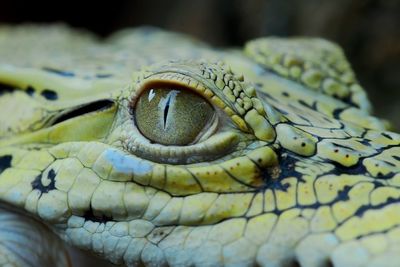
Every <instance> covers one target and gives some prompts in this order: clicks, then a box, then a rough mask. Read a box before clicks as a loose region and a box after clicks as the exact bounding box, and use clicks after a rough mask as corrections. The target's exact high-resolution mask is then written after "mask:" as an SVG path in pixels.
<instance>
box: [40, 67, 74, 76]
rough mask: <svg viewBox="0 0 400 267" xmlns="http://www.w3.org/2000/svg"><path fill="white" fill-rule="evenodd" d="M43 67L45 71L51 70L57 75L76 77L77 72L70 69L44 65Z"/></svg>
mask: <svg viewBox="0 0 400 267" xmlns="http://www.w3.org/2000/svg"><path fill="white" fill-rule="evenodd" d="M42 69H43V70H44V71H47V72H51V73H53V74H57V75H59V76H63V77H74V76H75V74H74V73H73V72H70V71H65V70H58V69H53V68H47V67H44V68H42Z"/></svg>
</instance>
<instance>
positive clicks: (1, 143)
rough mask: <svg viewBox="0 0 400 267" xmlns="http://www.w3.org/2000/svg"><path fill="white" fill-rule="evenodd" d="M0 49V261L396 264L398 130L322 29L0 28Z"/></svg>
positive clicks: (309, 266) (399, 256)
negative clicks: (250, 34)
mask: <svg viewBox="0 0 400 267" xmlns="http://www.w3.org/2000/svg"><path fill="white" fill-rule="evenodd" d="M0 59H1V60H0V121H1V124H0V265H1V266H75V265H77V264H79V262H78V260H74V258H71V255H72V254H71V253H70V252H69V251H71V249H70V248H69V246H71V247H73V248H74V249H75V250H76V251H87V252H88V254H87V255H88V256H87V257H89V255H95V256H96V257H100V258H102V259H104V260H105V261H107V262H109V263H110V264H115V265H126V266H268V267H279V266H285V267H295V266H306V267H313V266H319V267H323V266H325V267H329V266H335V267H342V266H347V267H348V266H352V267H356V266H371V267H372V266H373V267H378V266H398V264H399V262H400V226H399V225H400V188H399V187H400V135H399V134H397V133H394V132H392V131H391V130H390V124H389V123H388V122H386V121H385V120H382V119H379V118H377V117H374V116H373V115H371V114H372V108H371V104H370V102H369V100H368V97H367V95H366V92H365V91H364V89H363V88H362V87H361V86H360V84H359V83H358V81H357V79H356V77H355V74H354V72H353V70H352V68H351V66H350V64H349V62H348V61H347V60H346V57H345V55H344V53H343V51H342V49H341V48H340V47H339V46H338V45H336V44H334V43H333V42H330V41H327V40H324V39H320V38H310V37H308V38H305V37H303V38H302V37H291V38H280V37H264V38H258V39H254V40H250V41H249V42H247V43H246V44H245V45H244V48H243V49H240V48H225V49H223V48H215V47H211V46H209V45H207V44H205V43H202V42H201V41H198V40H195V39H193V38H191V37H188V36H186V35H183V34H178V33H173V32H166V31H163V30H159V29H155V28H149V27H144V28H137V29H125V30H121V31H119V32H117V33H114V34H112V35H111V36H109V37H107V38H103V39H100V38H99V37H97V36H94V35H93V34H91V33H88V32H86V31H84V30H77V29H71V28H69V27H67V26H64V25H47V26H43V25H23V26H2V27H1V28H0ZM90 257H91V256H90Z"/></svg>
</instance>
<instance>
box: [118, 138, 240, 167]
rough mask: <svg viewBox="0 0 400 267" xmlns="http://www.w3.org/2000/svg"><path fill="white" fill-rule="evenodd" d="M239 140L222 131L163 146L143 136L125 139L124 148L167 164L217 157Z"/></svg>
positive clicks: (227, 151) (195, 161) (207, 159)
mask: <svg viewBox="0 0 400 267" xmlns="http://www.w3.org/2000/svg"><path fill="white" fill-rule="evenodd" d="M239 141H240V137H239V135H238V134H236V133H234V132H223V133H219V134H215V135H213V136H211V137H210V138H208V139H207V141H205V142H201V143H198V144H194V145H188V146H163V145H160V144H151V143H150V142H149V141H148V140H146V139H144V138H143V137H135V138H132V139H130V140H126V141H125V145H124V146H125V148H126V149H127V150H128V151H130V152H131V153H132V154H134V155H137V156H140V157H142V158H145V159H148V160H151V161H154V162H160V163H168V164H191V163H198V162H202V161H210V160H215V159H218V158H220V157H222V156H224V155H226V154H228V153H229V152H230V151H232V150H233V149H234V148H235V146H236V145H237V143H238V142H239Z"/></svg>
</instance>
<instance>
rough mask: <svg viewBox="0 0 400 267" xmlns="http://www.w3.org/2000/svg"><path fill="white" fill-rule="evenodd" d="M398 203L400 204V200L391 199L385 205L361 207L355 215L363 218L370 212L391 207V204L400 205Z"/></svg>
mask: <svg viewBox="0 0 400 267" xmlns="http://www.w3.org/2000/svg"><path fill="white" fill-rule="evenodd" d="M398 203H400V199H396V198H392V197H389V198H388V199H387V201H386V202H385V203H381V204H379V205H376V206H372V205H370V204H369V205H363V206H361V207H359V208H358V209H357V210H356V212H355V213H354V215H355V216H357V217H362V216H363V215H364V213H366V212H367V211H369V210H380V209H382V208H384V207H386V206H389V205H391V204H398Z"/></svg>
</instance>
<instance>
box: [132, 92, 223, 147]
mask: <svg viewBox="0 0 400 267" xmlns="http://www.w3.org/2000/svg"><path fill="white" fill-rule="evenodd" d="M134 109H135V112H134V114H135V122H136V125H137V127H138V129H139V131H140V132H141V133H142V135H143V136H145V137H146V138H147V139H149V140H151V141H153V142H155V143H159V144H163V145H177V146H183V145H188V144H191V143H193V142H195V141H197V140H198V139H199V138H200V137H201V136H202V134H203V132H204V130H205V129H206V128H207V126H209V125H211V124H212V122H213V121H214V118H215V110H214V108H213V107H212V106H211V104H210V103H209V102H208V101H207V100H205V99H204V98H203V97H201V96H200V95H198V94H196V93H194V92H191V91H189V90H180V89H174V88H154V89H147V90H145V91H144V92H143V93H142V94H141V95H140V96H139V98H138V100H137V102H136V105H135V107H134Z"/></svg>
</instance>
